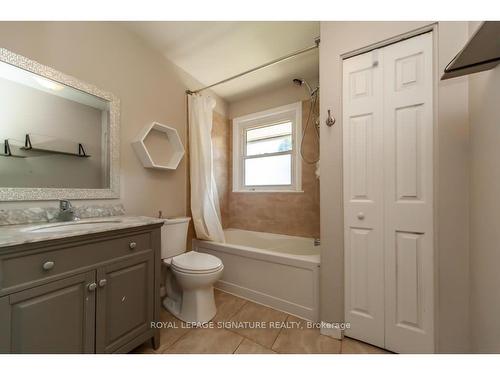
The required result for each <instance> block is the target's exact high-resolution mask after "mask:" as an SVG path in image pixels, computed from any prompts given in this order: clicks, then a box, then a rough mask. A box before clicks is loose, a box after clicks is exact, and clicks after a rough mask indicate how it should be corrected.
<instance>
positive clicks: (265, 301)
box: [215, 280, 318, 322]
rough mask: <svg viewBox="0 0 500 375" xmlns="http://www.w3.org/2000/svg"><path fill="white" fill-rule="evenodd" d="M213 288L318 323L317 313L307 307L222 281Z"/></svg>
mask: <svg viewBox="0 0 500 375" xmlns="http://www.w3.org/2000/svg"><path fill="white" fill-rule="evenodd" d="M215 287H216V288H217V289H220V290H222V291H224V292H228V293H231V294H234V295H236V296H239V297H242V298H245V299H248V300H250V301H253V302H256V303H259V304H261V305H265V306H269V307H271V308H273V309H276V310H280V311H283V312H286V313H288V314H291V315H295V316H297V317H299V318H303V319H306V320H309V321H312V322H317V321H318V312H317V311H314V310H313V309H312V308H309V307H307V306H302V305H298V304H295V303H293V302H290V301H286V300H283V299H280V298H276V297H273V296H270V295H268V294H265V293H261V292H258V291H256V290H253V289H248V288H244V287H242V286H239V285H236V284H232V283H229V282H227V281H223V280H220V281H219V282H217V284H216V285H215Z"/></svg>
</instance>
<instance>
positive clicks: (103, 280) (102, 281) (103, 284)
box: [99, 279, 108, 288]
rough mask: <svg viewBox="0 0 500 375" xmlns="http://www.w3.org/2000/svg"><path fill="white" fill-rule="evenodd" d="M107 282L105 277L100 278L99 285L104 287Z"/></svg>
mask: <svg viewBox="0 0 500 375" xmlns="http://www.w3.org/2000/svg"><path fill="white" fill-rule="evenodd" d="M107 283H108V281H107V280H106V279H101V280H99V286H100V287H101V288H102V287H104V286H105V285H106V284H107Z"/></svg>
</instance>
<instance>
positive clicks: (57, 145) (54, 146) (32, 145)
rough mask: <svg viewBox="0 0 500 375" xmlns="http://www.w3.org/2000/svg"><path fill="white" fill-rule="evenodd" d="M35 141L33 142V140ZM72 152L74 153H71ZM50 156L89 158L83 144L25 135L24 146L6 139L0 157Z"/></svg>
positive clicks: (13, 140)
mask: <svg viewBox="0 0 500 375" xmlns="http://www.w3.org/2000/svg"><path fill="white" fill-rule="evenodd" d="M34 139H35V140H34ZM73 150H74V152H73ZM48 154H52V155H68V156H76V157H79V158H89V157H90V155H88V154H87V153H86V152H85V148H84V146H83V144H81V143H78V142H73V141H68V140H63V139H57V138H54V137H48V136H39V135H36V136H33V135H32V134H26V136H25V140H24V144H23V143H22V142H20V141H17V140H15V139H6V140H5V141H4V149H3V154H1V155H2V156H6V157H16V158H28V157H38V156H45V155H48Z"/></svg>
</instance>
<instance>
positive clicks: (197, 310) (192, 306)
mask: <svg viewBox="0 0 500 375" xmlns="http://www.w3.org/2000/svg"><path fill="white" fill-rule="evenodd" d="M163 306H164V307H165V308H166V309H167V310H168V311H169V312H170V313H171V314H172V315H173V316H175V317H176V318H177V319H180V320H182V321H183V322H186V323H207V322H209V321H210V320H212V318H213V317H214V316H215V314H216V313H217V308H216V307H215V298H214V288H213V287H212V286H209V287H206V288H202V289H196V290H185V291H183V292H182V296H181V298H180V300H174V299H172V298H170V297H168V296H167V297H166V298H165V299H164V300H163Z"/></svg>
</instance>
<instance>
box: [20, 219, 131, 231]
mask: <svg viewBox="0 0 500 375" xmlns="http://www.w3.org/2000/svg"><path fill="white" fill-rule="evenodd" d="M121 222H122V220H121V219H94V220H92V219H88V220H78V221H68V222H58V223H53V224H45V225H38V226H36V227H29V228H26V229H24V230H23V232H31V233H50V232H63V231H68V230H82V229H92V228H95V227H97V226H98V225H99V224H110V223H117V224H118V223H121Z"/></svg>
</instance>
